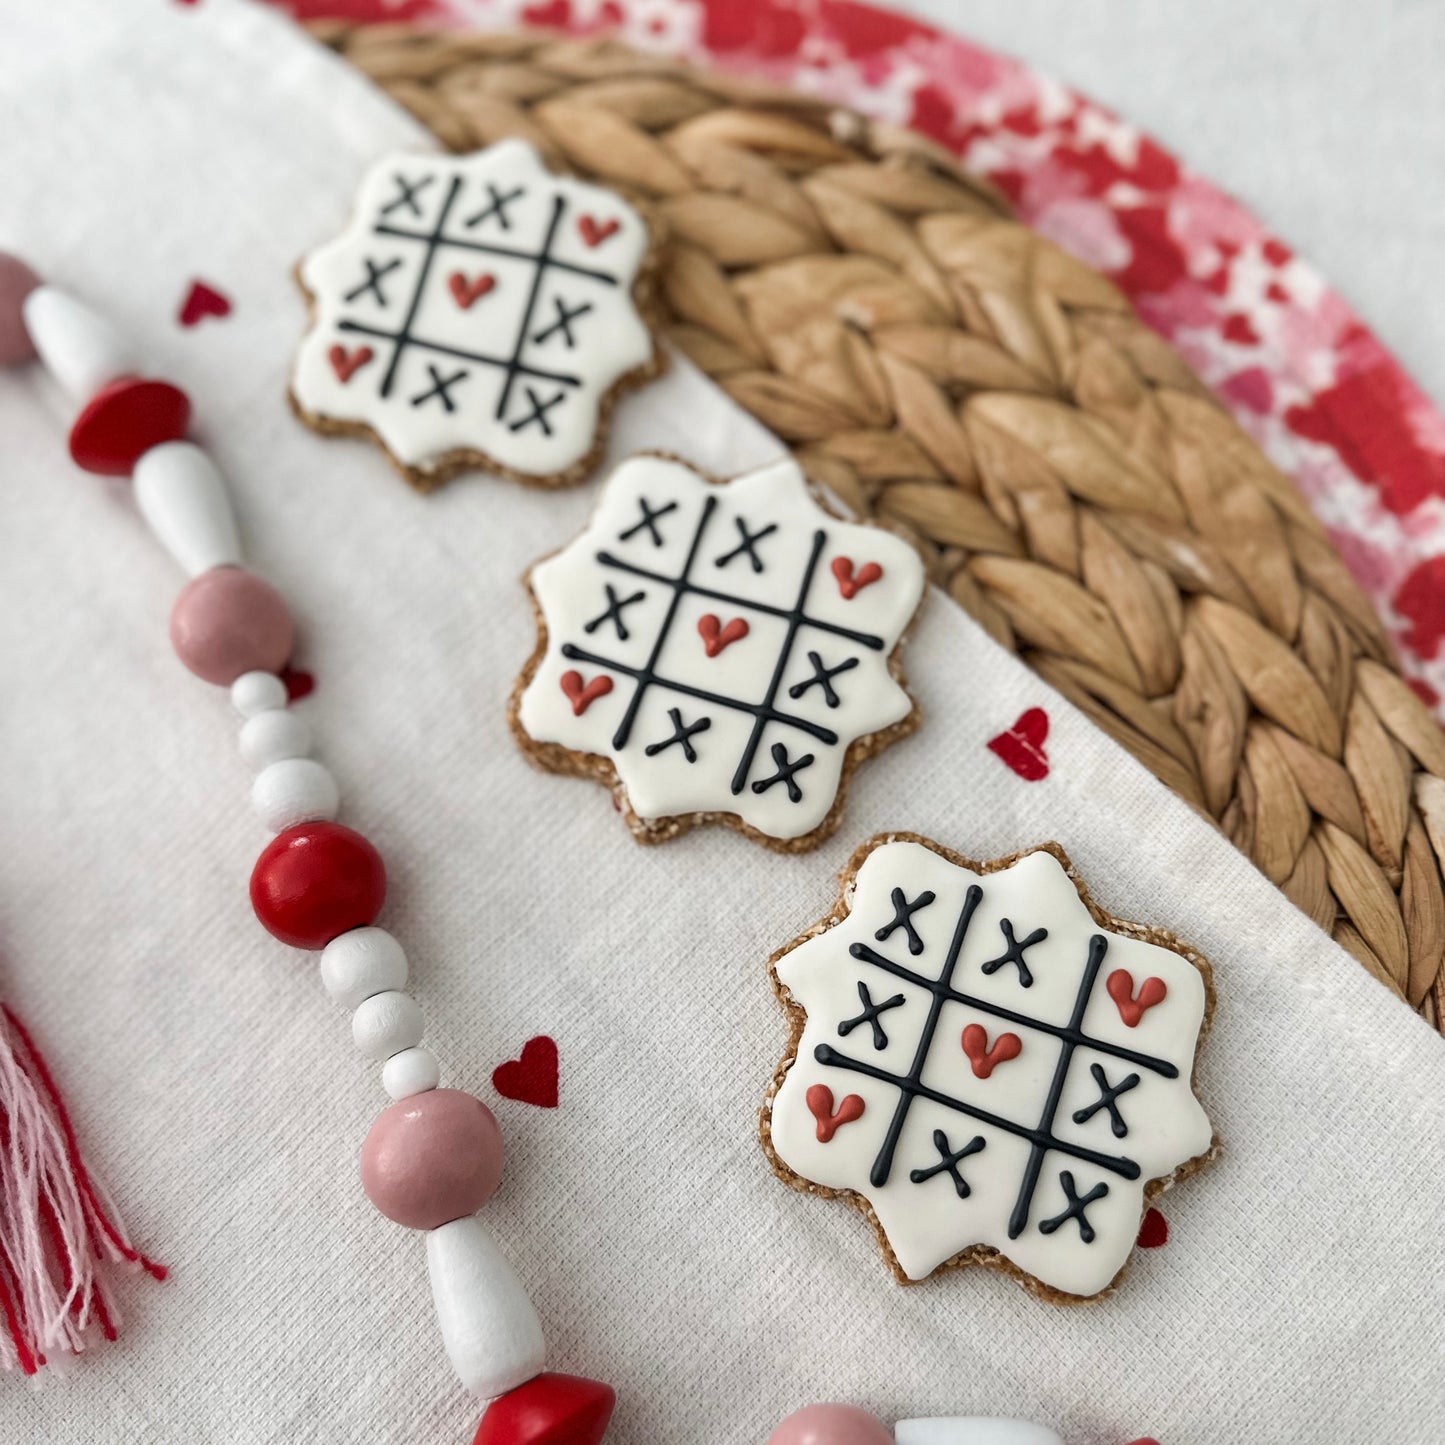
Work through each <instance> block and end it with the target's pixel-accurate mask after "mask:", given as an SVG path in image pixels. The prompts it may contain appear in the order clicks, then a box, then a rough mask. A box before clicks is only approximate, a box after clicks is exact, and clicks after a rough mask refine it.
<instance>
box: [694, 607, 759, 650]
mask: <svg viewBox="0 0 1445 1445" xmlns="http://www.w3.org/2000/svg"><path fill="white" fill-rule="evenodd" d="M697 632H698V636H699V637H701V638H702V644H703V648H704V649H705V650H706V652H707V655H708V656H709V657H716V656H717V655H718V653H720V652H721V651H722V650H723V649H724V648H726V647H730V646H731V645H732V644H733V643H734V642H741V641H742V639H743V638H745V637H746V636H747V635H748V624H747V620H746V619H745V618H742V617H734V618H733V619H732V621H731V622H729V623H728V625H727V626H726V627H724V626H723V625H722V623H721V622H720V621H719V620H718V618H717V617H716V616H714V614H713V613H711V612H709V613H707V614H705V615H704V616H702V617H699V618H698V619H697Z"/></svg>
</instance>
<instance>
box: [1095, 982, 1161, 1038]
mask: <svg viewBox="0 0 1445 1445" xmlns="http://www.w3.org/2000/svg"><path fill="white" fill-rule="evenodd" d="M1104 987H1105V988H1106V989H1108V990H1109V997H1110V998H1111V999H1113V1000H1114V1007H1115V1008H1117V1009H1118V1010H1119V1017H1120V1018H1121V1019H1123V1020H1124V1023H1125V1024H1126V1025H1127V1026H1128V1027H1129V1028H1131V1029H1135V1028H1138V1027H1139V1020H1140V1019H1141V1018H1143V1017H1144V1015H1145V1014H1146V1013H1147V1012H1148V1011H1149V1010H1150V1009H1151V1008H1153V1007H1154V1005H1155V1004H1156V1003H1163V1002H1164V998H1165V995H1166V994H1167V993H1168V992H1169V989H1168V988H1167V986H1166V985H1165V983H1164V980H1163V979H1162V978H1146V979H1145V980H1144V982H1143V983H1141V984H1140V985H1139V992H1138V993H1137V994H1136V993H1135V992H1134V975H1133V974H1132V973H1130V972H1129V970H1128V969H1127V968H1116V969H1115V970H1114V971H1113V973H1111V974H1110V975H1109V977H1108V980H1107V981H1106V983H1105V984H1104Z"/></svg>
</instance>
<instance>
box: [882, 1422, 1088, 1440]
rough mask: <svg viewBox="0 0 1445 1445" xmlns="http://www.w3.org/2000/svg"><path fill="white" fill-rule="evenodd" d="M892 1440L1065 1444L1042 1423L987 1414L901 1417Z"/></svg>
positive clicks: (894, 1428)
mask: <svg viewBox="0 0 1445 1445" xmlns="http://www.w3.org/2000/svg"><path fill="white" fill-rule="evenodd" d="M893 1439H894V1441H895V1442H896V1445H1064V1442H1063V1441H1062V1440H1061V1439H1060V1438H1059V1437H1058V1436H1057V1435H1055V1434H1054V1432H1053V1431H1052V1430H1049V1429H1046V1428H1045V1427H1044V1426H1043V1425H1030V1424H1029V1423H1028V1422H1027V1421H1026V1420H1000V1419H995V1418H993V1417H992V1416H984V1415H951V1416H947V1417H944V1416H939V1417H938V1418H936V1419H932V1420H900V1421H899V1422H898V1423H897V1424H896V1425H895V1426H894V1427H893Z"/></svg>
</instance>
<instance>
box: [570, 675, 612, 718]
mask: <svg viewBox="0 0 1445 1445" xmlns="http://www.w3.org/2000/svg"><path fill="white" fill-rule="evenodd" d="M561 681H562V691H563V692H565V693H566V694H567V696H568V698H570V699H571V702H572V716H573V717H581V716H582V714H583V713H584V712H586V711H587V709H588V708H589V707H591V706H592V704H593V703H594V702H595V701H596V700H597V699H598V698H599V697H606V696H607V694H608V693H609V692H611V691H612V679H611V678H610V677H608V676H607V674H606V673H605V672H603V673H599V674H598V675H597V676H596V677H594V678H593V679H592V681H591V682H589V683H588V684H587V686H586V687H583V685H582V674H581V673H580V672H564V673H563V674H562V679H561Z"/></svg>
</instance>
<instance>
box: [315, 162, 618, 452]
mask: <svg viewBox="0 0 1445 1445" xmlns="http://www.w3.org/2000/svg"><path fill="white" fill-rule="evenodd" d="M429 179H430V177H426V178H424V180H423V182H420V183H414V184H408V182H407V181H406V180H405V179H404V178H403V177H401V176H399V175H398V176H396V177H395V180H396V181H397V184H398V185H399V186H400V187H401V189H402V195H401V196H400V197H399V198H398V200H397V201H394V202H393V203H392V205H393V206H394V205H396V204H399V203H400V202H401V201H402V200H404V199H405V198H406V197H407V196H409V195H414V194H415V193H416V191H417V190H418V189H419V187H420V185H421V184H424V183H425V181H426V180H429ZM462 184H463V177H461V176H453V177H452V180H451V185H450V186H449V187H448V190H447V194H446V198H445V200H444V201H443V202H442V204H441V207H440V209H439V211H438V213H437V219H436V224H435V225H434V226H432V228H431V229H430V230H429V231H413V230H408V229H406V228H405V227H401V226H394V225H390V224H388V223H387V222H386V221H385V220H378V221H377V222H376V223H375V224H374V225H373V226H372V234H373V235H377V236H386V237H388V238H391V239H396V240H407V241H418V242H421V243H422V245H424V246H425V248H426V250H425V253H424V254H423V256H422V258H421V264H420V266H419V267H418V268H417V272H416V282H415V285H414V287H413V289H412V294H411V296H410V298H409V299H408V301H407V304H406V312H405V318H404V320H403V321H402V323H401V325H400V326H399V327H398V328H397V329H395V330H388V329H387V328H386V327H383V326H372V325H369V324H367V323H365V322H361V321H356V320H354V319H352V318H349V317H348V318H346V319H344V320H341V321H338V322H337V330H338V331H345V332H348V333H351V334H353V335H360V336H367V337H371V338H373V339H375V340H379V341H389V342H391V343H392V352H391V360H390V361H389V362H388V364H387V368H386V371H385V373H384V374H383V376H382V379H381V383H380V385H379V387H378V394H379V395H380V396H381V397H383V398H388V397H390V395H391V391H392V386H393V383H394V382H395V379H396V372H397V368H398V366H399V365H400V362H401V358H402V355H403V353H404V352H405V351H406V350H407V348H408V347H418V348H420V349H422V350H426V351H432V352H437V353H440V354H441V355H444V356H450V357H455V358H456V359H458V360H462V361H470V362H473V363H475V364H476V365H478V366H489V367H495V368H498V369H500V370H501V371H503V372H505V373H506V379H505V380H504V381H503V383H502V389H501V393H500V395H499V396H498V398H497V406H496V411H495V413H494V418H495V420H497V421H503V420H505V418H506V411H507V405H508V403H509V402H510V401H511V397H512V388H513V386H514V384H515V383H516V380H517V378H518V377H519V376H525V377H531V378H533V379H534V380H538V381H550V382H553V383H554V384H556V385H558V386H562V387H564V388H565V387H577V386H581V385H582V382H583V378H581V377H580V376H576V375H574V374H572V373H570V372H564V371H554V370H549V369H547V368H545V367H539V366H533V365H531V364H530V363H529V362H527V361H526V360H525V358H524V353H525V350H526V347H527V345H528V344H529V342H533V341H536V339H537V338H536V337H533V336H531V335H530V332H531V329H532V317H533V313H534V312H535V310H536V307H537V301H538V298H539V296H540V294H541V289H542V282H543V280H544V278H545V277H546V274H547V272H548V271H549V270H555V271H562V272H567V273H570V274H572V275H576V276H581V277H585V278H588V279H589V280H592V281H598V282H602V283H603V284H605V285H608V286H616V285H617V284H618V279H617V277H616V276H614V275H612V274H611V273H609V272H607V271H602V270H598V269H596V268H594V267H590V266H579V265H577V264H576V263H574V262H571V261H562V260H559V259H558V258H557V257H556V256H554V255H553V254H552V247H553V245H554V243H555V241H556V238H557V231H558V229H559V227H560V226H561V223H562V219H563V216H564V214H565V212H566V208H567V199H566V197H565V196H562V195H554V196H553V197H552V214H551V216H550V218H549V219H548V223H547V230H546V234H545V237H544V239H543V242H542V246H541V248H540V250H537V251H528V250H525V249H522V248H519V247H515V246H499V245H494V244H490V243H488V242H484V241H476V240H472V239H470V238H465V237H460V236H455V235H448V234H447V230H446V226H447V220H448V218H449V217H450V215H451V212H452V208H453V206H454V205H455V204H456V200H457V195H458V193H459V192H460V190H461V187H462ZM390 209H391V207H390V206H387V207H383V208H382V210H381V211H380V213H379V215H380V216H381V217H385V216H386V215H387V214H388V212H389V211H390ZM413 209H415V208H414V206H413ZM444 247H451V248H457V249H461V250H465V251H475V252H480V253H481V254H483V255H489V256H504V257H508V258H510V259H513V260H519V261H526V262H530V263H531V265H532V267H533V271H532V281H531V288H530V291H529V293H528V296H527V303H526V308H525V310H524V312H523V314H522V321H521V325H520V326H519V327H518V330H517V337H516V342H515V344H514V346H513V348H512V354H511V355H510V356H495V355H491V354H489V353H487V352H482V351H472V350H468V349H467V348H465V347H458V346H450V345H448V344H446V343H444V342H439V341H433V340H431V339H430V338H428V337H425V336H418V335H416V334H415V332H414V331H413V330H412V328H413V326H414V325H415V323H416V316H417V312H418V311H419V310H420V308H421V303H422V298H423V296H424V295H425V292H426V285H427V281H428V280H429V279H430V276H431V270H432V263H433V261H434V260H435V258H436V255H437V252H438V251H439V250H441V249H443V248H444ZM363 261H364V264H366V265H367V266H368V270H370V269H371V263H370V262H367V261H366V260H365V258H363ZM368 285H369V282H368V283H363V286H362V287H361V290H363V291H364V290H366V289H368ZM589 309H590V307H589ZM578 314H581V313H578V312H574V313H573V314H572V319H576V316H577V315H578ZM569 334H570V333H569ZM563 394H565V393H559V397H560V395H563ZM558 399H559V398H556V397H554V398H553V399H552V401H550V402H548V403H546V406H547V407H550V406H551V405H553V404H555V402H556V401H557V400H558ZM533 408H534V411H533V413H532V415H530V416H528V417H524V418H523V419H522V422H521V425H526V424H527V423H528V422H530V421H532V420H534V419H535V420H538V421H539V424H540V425H541V426H542V429H543V430H544V431H547V432H548V434H549V435H550V428H549V427H548V426H547V423H546V417H545V410H546V408H545V407H544V406H543V405H542V404H541V403H539V402H538V401H537V400H536V399H535V396H534V397H533ZM512 429H513V430H514V431H515V430H518V429H519V428H518V427H517V426H514V427H513V428H512Z"/></svg>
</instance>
